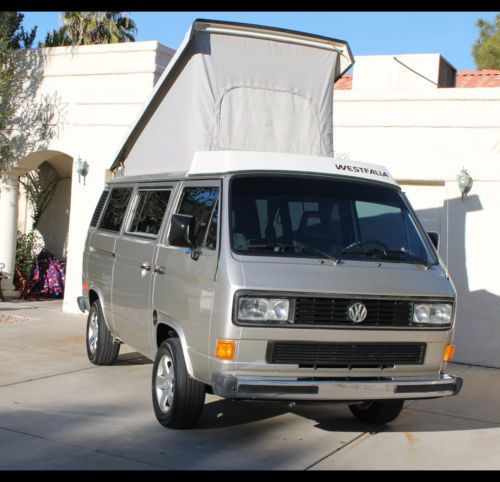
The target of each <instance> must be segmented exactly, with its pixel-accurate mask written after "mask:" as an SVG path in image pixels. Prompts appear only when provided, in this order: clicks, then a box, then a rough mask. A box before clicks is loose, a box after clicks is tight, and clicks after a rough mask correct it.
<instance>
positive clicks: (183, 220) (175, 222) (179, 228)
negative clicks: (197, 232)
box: [168, 214, 196, 249]
mask: <svg viewBox="0 0 500 482" xmlns="http://www.w3.org/2000/svg"><path fill="white" fill-rule="evenodd" d="M194 227H195V219H194V216H188V215H186V214H173V215H172V220H171V221H170V232H169V233H168V244H170V245H171V246H179V247H181V248H192V249H195V247H196V246H195V242H194V239H195V238H194Z"/></svg>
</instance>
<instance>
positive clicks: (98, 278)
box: [88, 231, 116, 331]
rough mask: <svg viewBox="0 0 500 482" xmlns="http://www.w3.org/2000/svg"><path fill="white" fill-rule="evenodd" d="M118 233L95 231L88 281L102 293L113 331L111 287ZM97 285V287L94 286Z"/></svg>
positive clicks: (106, 313)
mask: <svg viewBox="0 0 500 482" xmlns="http://www.w3.org/2000/svg"><path fill="white" fill-rule="evenodd" d="M115 243H116V234H115V233H109V232H105V231H95V232H94V233H93V234H92V236H91V238H90V241H89V248H88V249H89V251H88V273H89V277H88V282H89V289H96V288H97V289H96V291H97V292H100V293H101V298H100V301H101V305H102V309H103V312H104V317H105V318H106V322H107V324H108V327H109V329H110V330H111V331H114V327H113V321H112V320H113V317H112V313H111V288H112V286H113V283H112V280H113V264H114V252H115ZM94 287H95V288H94Z"/></svg>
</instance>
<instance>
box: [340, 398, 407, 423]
mask: <svg viewBox="0 0 500 482" xmlns="http://www.w3.org/2000/svg"><path fill="white" fill-rule="evenodd" d="M404 403H405V401H404V400H380V401H376V402H375V401H373V402H365V403H362V404H361V405H349V408H350V410H351V412H352V414H353V415H354V416H355V417H356V418H357V419H358V420H360V421H361V422H365V423H370V424H374V425H378V424H384V423H389V422H392V421H393V420H394V419H396V418H397V417H398V415H399V414H400V413H401V410H403V406H404Z"/></svg>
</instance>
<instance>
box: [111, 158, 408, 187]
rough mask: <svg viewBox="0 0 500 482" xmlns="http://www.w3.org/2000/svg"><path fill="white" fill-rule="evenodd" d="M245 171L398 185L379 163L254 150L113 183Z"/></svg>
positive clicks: (199, 160)
mask: <svg viewBox="0 0 500 482" xmlns="http://www.w3.org/2000/svg"><path fill="white" fill-rule="evenodd" d="M243 172H269V173H273V172H287V173H304V174H323V175H333V176H341V177H349V178H351V179H352V178H355V179H363V180H368V181H376V182H382V183H386V184H391V185H393V186H397V185H398V184H397V182H396V181H395V179H394V178H393V177H392V176H391V174H390V173H389V171H388V170H387V169H386V168H385V167H384V166H381V165H379V164H369V163H365V162H359V161H351V160H338V159H336V158H332V157H323V156H308V155H303V154H288V153H287V154H285V153H279V152H254V151H197V152H196V153H195V155H194V158H193V160H192V162H191V166H190V167H189V169H188V170H187V171H178V172H164V173H157V174H148V175H139V176H117V177H115V178H114V179H113V180H111V181H109V182H110V183H125V182H159V181H167V180H168V181H172V180H181V179H193V178H200V177H202V178H207V177H222V176H224V175H227V174H234V173H243Z"/></svg>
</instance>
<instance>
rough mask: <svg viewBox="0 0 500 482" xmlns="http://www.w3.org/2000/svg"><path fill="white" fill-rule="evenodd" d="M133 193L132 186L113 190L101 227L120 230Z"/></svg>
mask: <svg viewBox="0 0 500 482" xmlns="http://www.w3.org/2000/svg"><path fill="white" fill-rule="evenodd" d="M131 194H132V188H131V187H126V188H115V189H113V190H112V191H111V194H110V196H109V202H108V205H107V206H106V210H105V211H104V215H103V217H102V219H101V224H100V225H99V228H100V229H107V230H108V231H117V232H118V231H120V227H121V225H122V221H123V217H124V216H125V211H126V210H127V205H128V202H129V200H130V195H131Z"/></svg>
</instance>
